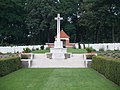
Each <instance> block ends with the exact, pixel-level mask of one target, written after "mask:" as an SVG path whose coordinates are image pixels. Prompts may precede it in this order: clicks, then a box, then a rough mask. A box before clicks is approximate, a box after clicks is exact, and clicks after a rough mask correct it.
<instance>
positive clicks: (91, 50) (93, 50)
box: [85, 47, 96, 53]
mask: <svg viewBox="0 0 120 90" xmlns="http://www.w3.org/2000/svg"><path fill="white" fill-rule="evenodd" d="M85 49H86V50H87V52H88V53H91V52H95V51H96V50H95V49H93V48H92V47H90V48H85Z"/></svg>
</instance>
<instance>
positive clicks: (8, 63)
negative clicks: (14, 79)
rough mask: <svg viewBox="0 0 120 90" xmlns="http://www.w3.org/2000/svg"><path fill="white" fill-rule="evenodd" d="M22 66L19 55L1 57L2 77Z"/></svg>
mask: <svg viewBox="0 0 120 90" xmlns="http://www.w3.org/2000/svg"><path fill="white" fill-rule="evenodd" d="M20 68H21V61H20V58H19V57H11V58H1V59H0V77H1V76H4V75H7V74H9V73H11V72H13V71H16V70H18V69H20Z"/></svg>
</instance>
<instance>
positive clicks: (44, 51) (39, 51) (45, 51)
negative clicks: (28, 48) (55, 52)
mask: <svg viewBox="0 0 120 90" xmlns="http://www.w3.org/2000/svg"><path fill="white" fill-rule="evenodd" d="M48 52H50V50H35V51H32V53H38V54H39V53H40V54H44V53H48Z"/></svg>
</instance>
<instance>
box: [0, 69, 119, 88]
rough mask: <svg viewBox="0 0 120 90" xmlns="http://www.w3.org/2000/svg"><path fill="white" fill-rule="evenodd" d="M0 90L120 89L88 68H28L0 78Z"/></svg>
mask: <svg viewBox="0 0 120 90" xmlns="http://www.w3.org/2000/svg"><path fill="white" fill-rule="evenodd" d="M0 90H120V87H119V86H117V85H116V84H114V83H113V82H111V81H109V80H108V79H106V78H105V77H104V76H102V75H101V74H99V73H98V72H96V71H95V70H93V69H90V68H86V69H85V68H76V69H74V68H72V69H71V68H46V69H44V68H41V69H40V68H39V69H38V68H36V69H32V68H29V69H20V70H18V71H15V72H13V73H11V74H8V75H6V76H4V77H0Z"/></svg>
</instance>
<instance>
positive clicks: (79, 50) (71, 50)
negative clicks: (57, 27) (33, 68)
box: [32, 48, 87, 54]
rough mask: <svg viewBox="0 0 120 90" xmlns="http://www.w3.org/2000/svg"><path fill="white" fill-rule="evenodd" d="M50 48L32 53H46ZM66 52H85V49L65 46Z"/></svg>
mask: <svg viewBox="0 0 120 90" xmlns="http://www.w3.org/2000/svg"><path fill="white" fill-rule="evenodd" d="M48 52H50V50H36V51H33V52H32V53H48ZM67 52H69V53H74V54H80V53H86V52H87V51H86V49H74V48H67Z"/></svg>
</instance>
